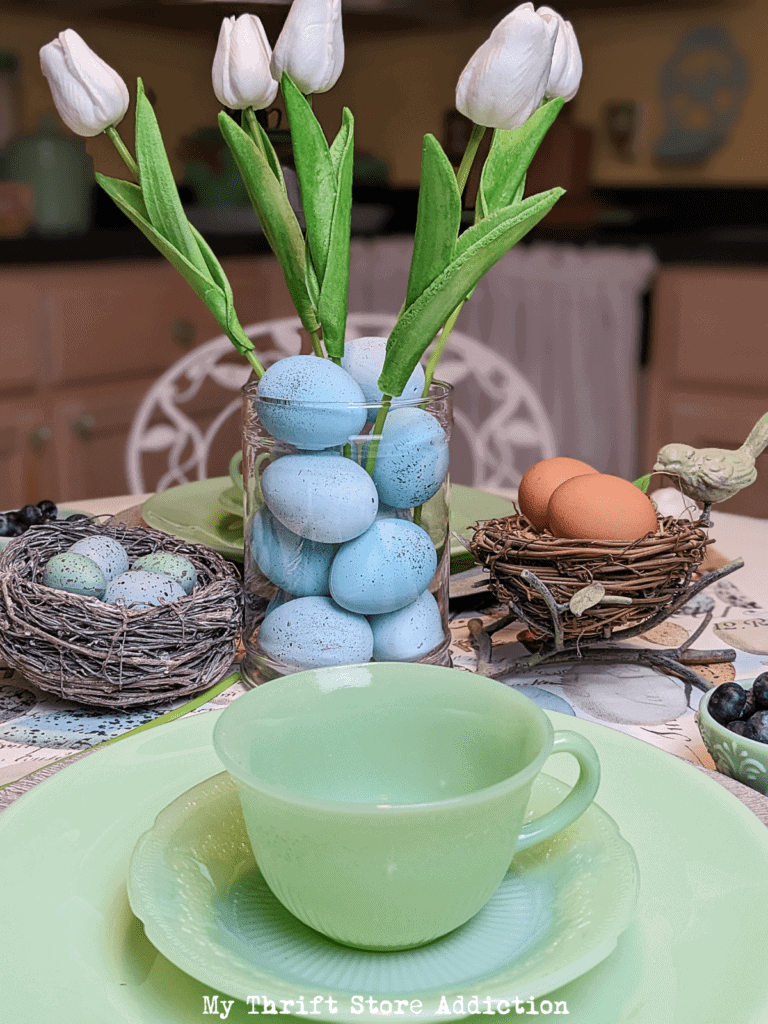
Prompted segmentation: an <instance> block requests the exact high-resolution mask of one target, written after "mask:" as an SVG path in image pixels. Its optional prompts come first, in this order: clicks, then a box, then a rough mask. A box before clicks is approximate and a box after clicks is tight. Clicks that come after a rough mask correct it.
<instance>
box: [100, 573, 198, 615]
mask: <svg viewBox="0 0 768 1024" xmlns="http://www.w3.org/2000/svg"><path fill="white" fill-rule="evenodd" d="M184 596H185V594H184V590H183V588H182V586H181V584H180V583H179V582H178V581H177V580H173V579H171V577H170V576H163V575H161V574H160V573H159V572H147V570H146V569H130V570H129V571H128V572H124V573H122V574H121V575H120V576H115V578H114V579H113V580H110V581H109V583H108V584H107V589H106V590H105V592H104V600H105V601H106V603H107V604H124V605H125V606H126V608H151V607H152V606H153V605H158V604H164V603H165V602H167V601H176V600H178V598H180V597H184Z"/></svg>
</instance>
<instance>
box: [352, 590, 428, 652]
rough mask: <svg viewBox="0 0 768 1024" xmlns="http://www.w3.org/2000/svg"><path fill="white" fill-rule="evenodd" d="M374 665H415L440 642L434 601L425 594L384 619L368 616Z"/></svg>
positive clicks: (387, 614) (388, 614) (377, 616)
mask: <svg viewBox="0 0 768 1024" xmlns="http://www.w3.org/2000/svg"><path fill="white" fill-rule="evenodd" d="M368 621H369V622H370V624H371V629H372V630H373V660H374V661H415V660H416V658H421V657H423V655H425V654H428V653H429V652H430V651H431V650H432V649H433V648H435V647H437V646H438V645H439V644H440V643H442V641H443V639H444V634H443V621H442V619H441V617H440V609H439V608H438V605H437V601H436V600H435V599H434V597H433V596H432V595H431V594H430V592H429V591H428V590H425V591H424V593H423V594H421V596H420V597H417V598H416V600H415V601H412V602H411V603H410V604H407V605H406V606H405V608H399V609H398V610H397V611H396V612H387V613H386V614H385V615H371V617H370V618H369V620H368Z"/></svg>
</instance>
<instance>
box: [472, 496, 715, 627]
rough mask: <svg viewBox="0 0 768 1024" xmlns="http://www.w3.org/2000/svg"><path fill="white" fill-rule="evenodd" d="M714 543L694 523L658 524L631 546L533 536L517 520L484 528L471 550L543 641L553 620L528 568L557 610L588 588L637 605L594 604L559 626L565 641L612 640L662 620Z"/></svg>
mask: <svg viewBox="0 0 768 1024" xmlns="http://www.w3.org/2000/svg"><path fill="white" fill-rule="evenodd" d="M711 543H712V541H711V540H709V539H708V536H707V533H706V531H705V529H704V527H703V526H702V525H701V523H700V522H692V521H691V520H689V519H675V518H672V517H664V518H662V517H659V527H658V531H657V533H655V534H649V535H647V536H645V537H642V538H641V539H640V540H636V541H631V542H629V543H627V542H626V541H590V540H567V539H564V538H558V537H553V536H552V535H551V534H549V533H540V532H538V531H537V530H534V528H533V527H532V526H531V524H530V523H529V522H528V520H527V519H526V518H525V516H522V515H512V516H506V517H504V518H502V519H489V520H487V521H486V522H482V523H479V524H478V525H477V527H476V528H475V534H474V539H473V540H472V541H471V543H470V548H471V550H472V553H473V554H474V556H475V558H476V559H477V560H478V562H480V563H481V564H482V565H484V566H485V568H486V569H487V570H488V572H489V573H490V580H489V584H488V586H489V589H490V590H491V592H492V593H493V594H494V595H495V596H496V597H497V598H498V600H499V601H502V602H504V603H506V604H509V605H510V607H512V606H513V605H516V606H517V608H519V609H521V610H522V611H524V613H525V616H526V621H528V622H529V624H530V625H532V626H533V628H534V629H535V630H536V631H537V632H539V633H541V634H542V635H545V636H550V635H552V633H553V620H552V614H551V612H550V609H549V607H548V606H547V603H546V601H545V600H544V598H543V596H542V595H541V594H540V593H539V592H538V591H537V590H536V589H535V588H534V587H533V586H531V584H530V582H528V581H526V580H525V579H524V578H522V575H521V574H522V572H523V570H524V569H528V570H529V571H530V572H532V573H534V574H535V575H536V577H537V578H538V579H539V580H540V581H541V582H542V583H543V584H544V585H545V586H546V587H547V588H548V589H549V590H550V592H551V593H552V595H553V597H554V599H555V601H556V602H557V603H558V604H564V603H566V602H569V601H570V600H571V598H572V597H573V596H574V594H576V592H577V591H579V590H581V589H582V588H583V587H586V586H588V585H589V584H591V583H601V584H602V585H603V586H604V587H605V593H606V595H611V596H618V597H630V598H631V599H632V604H627V605H615V604H596V605H593V607H591V608H588V609H586V610H585V611H583V612H582V613H581V615H578V616H577V615H575V614H574V613H573V612H571V611H570V610H569V609H566V610H564V611H563V612H561V613H560V619H561V623H562V627H563V636H564V639H565V640H566V641H568V640H576V639H579V638H586V637H604V638H606V639H607V638H610V637H611V636H613V635H614V634H615V633H616V632H618V631H621V630H624V629H630V628H634V627H636V626H639V625H641V624H642V623H644V622H647V621H649V620H650V619H652V618H654V617H655V616H657V615H659V614H660V613H662V612H663V611H664V609H666V608H668V607H670V606H671V605H672V603H673V602H674V600H675V598H677V597H679V596H680V594H681V593H682V592H683V591H685V590H686V588H687V587H688V585H689V584H690V582H691V579H692V576H693V574H694V572H695V571H696V569H697V567H698V566H699V565H700V564H701V562H702V560H703V558H704V555H705V553H706V548H707V545H708V544H711ZM513 610H514V608H513Z"/></svg>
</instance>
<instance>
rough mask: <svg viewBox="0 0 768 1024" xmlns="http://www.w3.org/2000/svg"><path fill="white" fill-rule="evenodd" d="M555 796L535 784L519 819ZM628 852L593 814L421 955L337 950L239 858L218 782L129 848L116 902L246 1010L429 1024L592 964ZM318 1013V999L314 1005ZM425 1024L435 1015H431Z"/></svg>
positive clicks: (529, 991) (219, 778)
mask: <svg viewBox="0 0 768 1024" xmlns="http://www.w3.org/2000/svg"><path fill="white" fill-rule="evenodd" d="M567 791H568V787H567V786H564V785H563V783H561V782H557V781H556V780H555V779H552V778H549V777H548V776H546V775H542V776H540V777H539V779H537V782H536V787H535V789H534V792H533V794H532V797H531V811H532V813H531V815H530V816H531V817H533V816H534V815H541V814H543V813H544V811H547V810H549V809H550V808H552V807H554V806H555V805H556V804H557V803H559V802H560V800H562V799H563V797H564V796H565V794H566V793H567ZM637 890H638V872H637V863H636V860H635V855H634V853H633V852H632V850H631V848H630V847H629V846H628V844H627V843H625V842H624V840H623V839H622V838H621V836H620V835H619V832H618V829H617V828H616V825H615V823H614V822H613V821H612V820H611V818H610V817H609V816H608V815H607V814H606V813H605V812H604V811H602V810H601V809H600V808H599V807H597V806H595V805H593V806H592V807H591V808H590V809H589V811H587V813H586V814H584V815H583V816H582V817H581V818H580V819H579V821H578V822H576V823H575V824H574V825H573V826H571V828H569V829H568V830H567V831H566V832H565V833H563V834H562V835H560V836H557V837H555V838H554V839H553V840H550V841H549V842H545V843H541V844H540V845H539V846H537V847H535V848H534V849H532V850H530V851H526V852H525V853H521V854H520V856H519V857H516V858H515V861H514V864H513V869H512V870H511V871H510V872H509V874H508V875H507V877H506V878H505V879H504V881H503V882H502V884H501V887H500V888H499V889H498V890H497V892H496V893H495V895H494V896H493V898H492V899H491V901H490V902H489V903H488V904H487V905H486V906H485V907H484V908H483V909H482V910H481V911H480V912H479V913H478V914H476V915H475V916H474V917H473V918H472V920H471V921H469V922H467V924H465V925H464V926H463V927H462V928H458V929H457V930H456V931H454V932H452V933H451V934H450V935H447V936H445V937H444V938H442V939H439V940H437V941H436V942H433V943H430V944H429V945H428V946H425V947H423V948H422V949H417V950H409V951H406V952H402V953H384V954H382V953H370V952H363V951H361V950H350V949H345V948H343V947H341V946H338V945H337V944H336V943H334V942H332V941H330V940H329V939H326V938H325V937H324V936H322V935H320V934H319V933H318V932H316V931H313V929H311V928H308V927H307V926H306V925H304V924H302V923H301V922H300V921H298V920H297V919H296V918H295V917H293V916H292V915H291V914H290V913H289V912H288V911H287V910H286V909H285V908H284V907H283V906H282V905H281V904H280V903H279V901H278V900H277V899H276V898H275V897H274V896H273V895H272V893H271V891H270V889H269V887H268V886H267V884H266V882H265V881H264V879H263V877H262V876H261V874H260V872H259V870H258V867H257V865H256V862H255V861H254V859H253V855H252V853H251V850H250V845H249V842H248V834H247V832H246V830H245V823H244V822H243V816H242V811H241V809H240V801H239V799H238V796H237V790H236V787H235V785H234V783H233V782H232V780H231V778H230V776H229V775H228V774H227V773H226V772H223V773H221V774H219V775H216V776H214V777H213V778H212V779H208V780H207V781H206V782H204V783H202V784H201V785H199V786H193V787H192V789H190V790H189V791H188V792H187V793H185V794H184V795H183V796H181V797H179V799H178V800H175V801H174V802H173V803H172V804H170V806H169V807H167V808H166V809H165V810H164V811H163V812H162V813H161V814H160V815H159V816H158V818H157V821H156V822H155V824H154V826H153V828H152V829H151V830H150V831H149V832H148V833H147V834H146V835H145V836H143V837H142V838H141V840H139V844H138V846H137V848H136V851H135V853H134V855H133V858H132V860H131V866H130V873H129V879H128V898H129V901H130V904H131V907H132V908H133V911H134V913H135V914H136V915H137V917H139V918H140V919H141V920H142V921H143V922H144V930H145V932H146V934H147V936H148V938H149V939H150V941H151V942H152V944H153V945H154V946H155V947H156V948H157V949H159V950H160V952H161V953H163V954H164V955H165V956H167V957H168V959H169V960H171V961H172V962H173V963H175V964H176V965H177V966H178V967H181V969H182V970H184V971H186V972H187V973H188V974H191V975H192V977H193V978H197V979H198V980H199V981H202V982H203V983H204V984H207V985H209V986H214V987H216V988H223V989H224V990H225V991H226V992H227V994H228V995H230V996H235V997H236V998H237V999H240V1000H242V1001H243V1002H245V1001H246V1000H247V999H248V996H249V995H251V994H253V993H254V991H257V990H258V992H259V993H261V994H262V995H263V996H265V997H267V998H269V999H272V1000H273V1001H275V1002H278V1000H281V999H298V998H299V997H303V998H304V999H305V1000H307V1001H309V1000H311V999H312V998H313V996H315V995H322V996H323V997H324V998H325V999H326V1000H327V999H328V997H329V996H332V997H334V998H335V999H336V1000H337V1002H338V1012H337V1013H336V1014H333V1015H331V1014H329V1013H327V1012H326V1013H324V1014H322V1011H321V1014H322V1016H321V1017H320V1019H325V1020H333V1021H338V1022H339V1024H354V1022H355V1021H366V1022H368V1024H370V1022H371V1021H373V1020H375V1019H377V1018H374V1017H373V1016H372V1015H371V1014H370V1013H363V1014H353V1013H352V1012H351V1011H350V1002H351V997H352V995H354V994H355V993H363V992H364V993H368V994H370V995H372V996H375V997H376V998H377V999H386V998H392V996H393V995H397V996H399V997H400V998H403V999H408V1000H410V999H419V1000H420V1001H421V1003H422V1011H421V1014H420V1016H422V1017H423V1018H424V1019H425V1020H433V1019H440V1017H441V1016H442V1014H440V1013H439V1012H438V1010H439V1006H440V1002H441V999H442V998H443V997H445V998H446V999H447V1000H448V1003H449V1004H452V1003H453V1001H454V1000H455V999H456V998H457V997H458V996H459V995H461V994H465V995H466V996H467V998H469V993H474V994H477V995H478V996H482V997H483V998H487V997H490V998H491V999H503V998H505V997H506V996H507V995H508V994H509V993H510V992H516V993H517V994H518V995H519V996H520V997H521V998H525V999H528V998H529V997H535V996H540V995H544V994H546V993H547V992H549V991H550V990H551V989H555V988H558V987H560V986H561V985H563V984H565V983H566V982H568V981H571V980H572V979H573V978H576V977H578V976H579V975H580V974H584V973H585V971H588V970H589V969H590V968H592V967H594V966H595V964H597V963H599V962H600V961H601V960H604V959H605V957H607V956H608V955H609V954H610V953H611V951H612V950H613V949H614V948H615V946H616V941H617V939H618V936H619V935H620V934H621V932H623V931H624V929H625V928H626V927H627V925H628V924H629V922H630V920H631V919H632V917H633V916H634V912H635V907H636V904H637ZM323 1005H324V1006H326V1007H327V1006H328V1003H327V1001H326V1002H325V1003H324V1004H323ZM436 1014H437V1016H436Z"/></svg>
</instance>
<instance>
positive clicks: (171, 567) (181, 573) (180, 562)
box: [131, 551, 197, 594]
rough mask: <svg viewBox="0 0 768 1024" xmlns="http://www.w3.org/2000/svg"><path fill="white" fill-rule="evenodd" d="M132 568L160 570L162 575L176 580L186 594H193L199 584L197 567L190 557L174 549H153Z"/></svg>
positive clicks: (142, 556) (148, 570) (151, 570)
mask: <svg viewBox="0 0 768 1024" xmlns="http://www.w3.org/2000/svg"><path fill="white" fill-rule="evenodd" d="M131 568H133V569H146V570H147V572H159V573H160V574H161V575H162V576H170V577H171V579H173V580H176V582H177V583H178V584H179V585H180V586H181V589H182V590H183V591H184V593H185V594H191V593H192V591H193V590H194V589H195V587H196V586H197V569H195V567H194V565H192V563H191V562H190V560H189V559H188V558H184V556H183V555H177V554H175V553H174V552H173V551H151V552H150V553H149V554H148V555H141V557H140V558H137V559H136V561H135V562H134V563H133V565H132V567H131Z"/></svg>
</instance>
